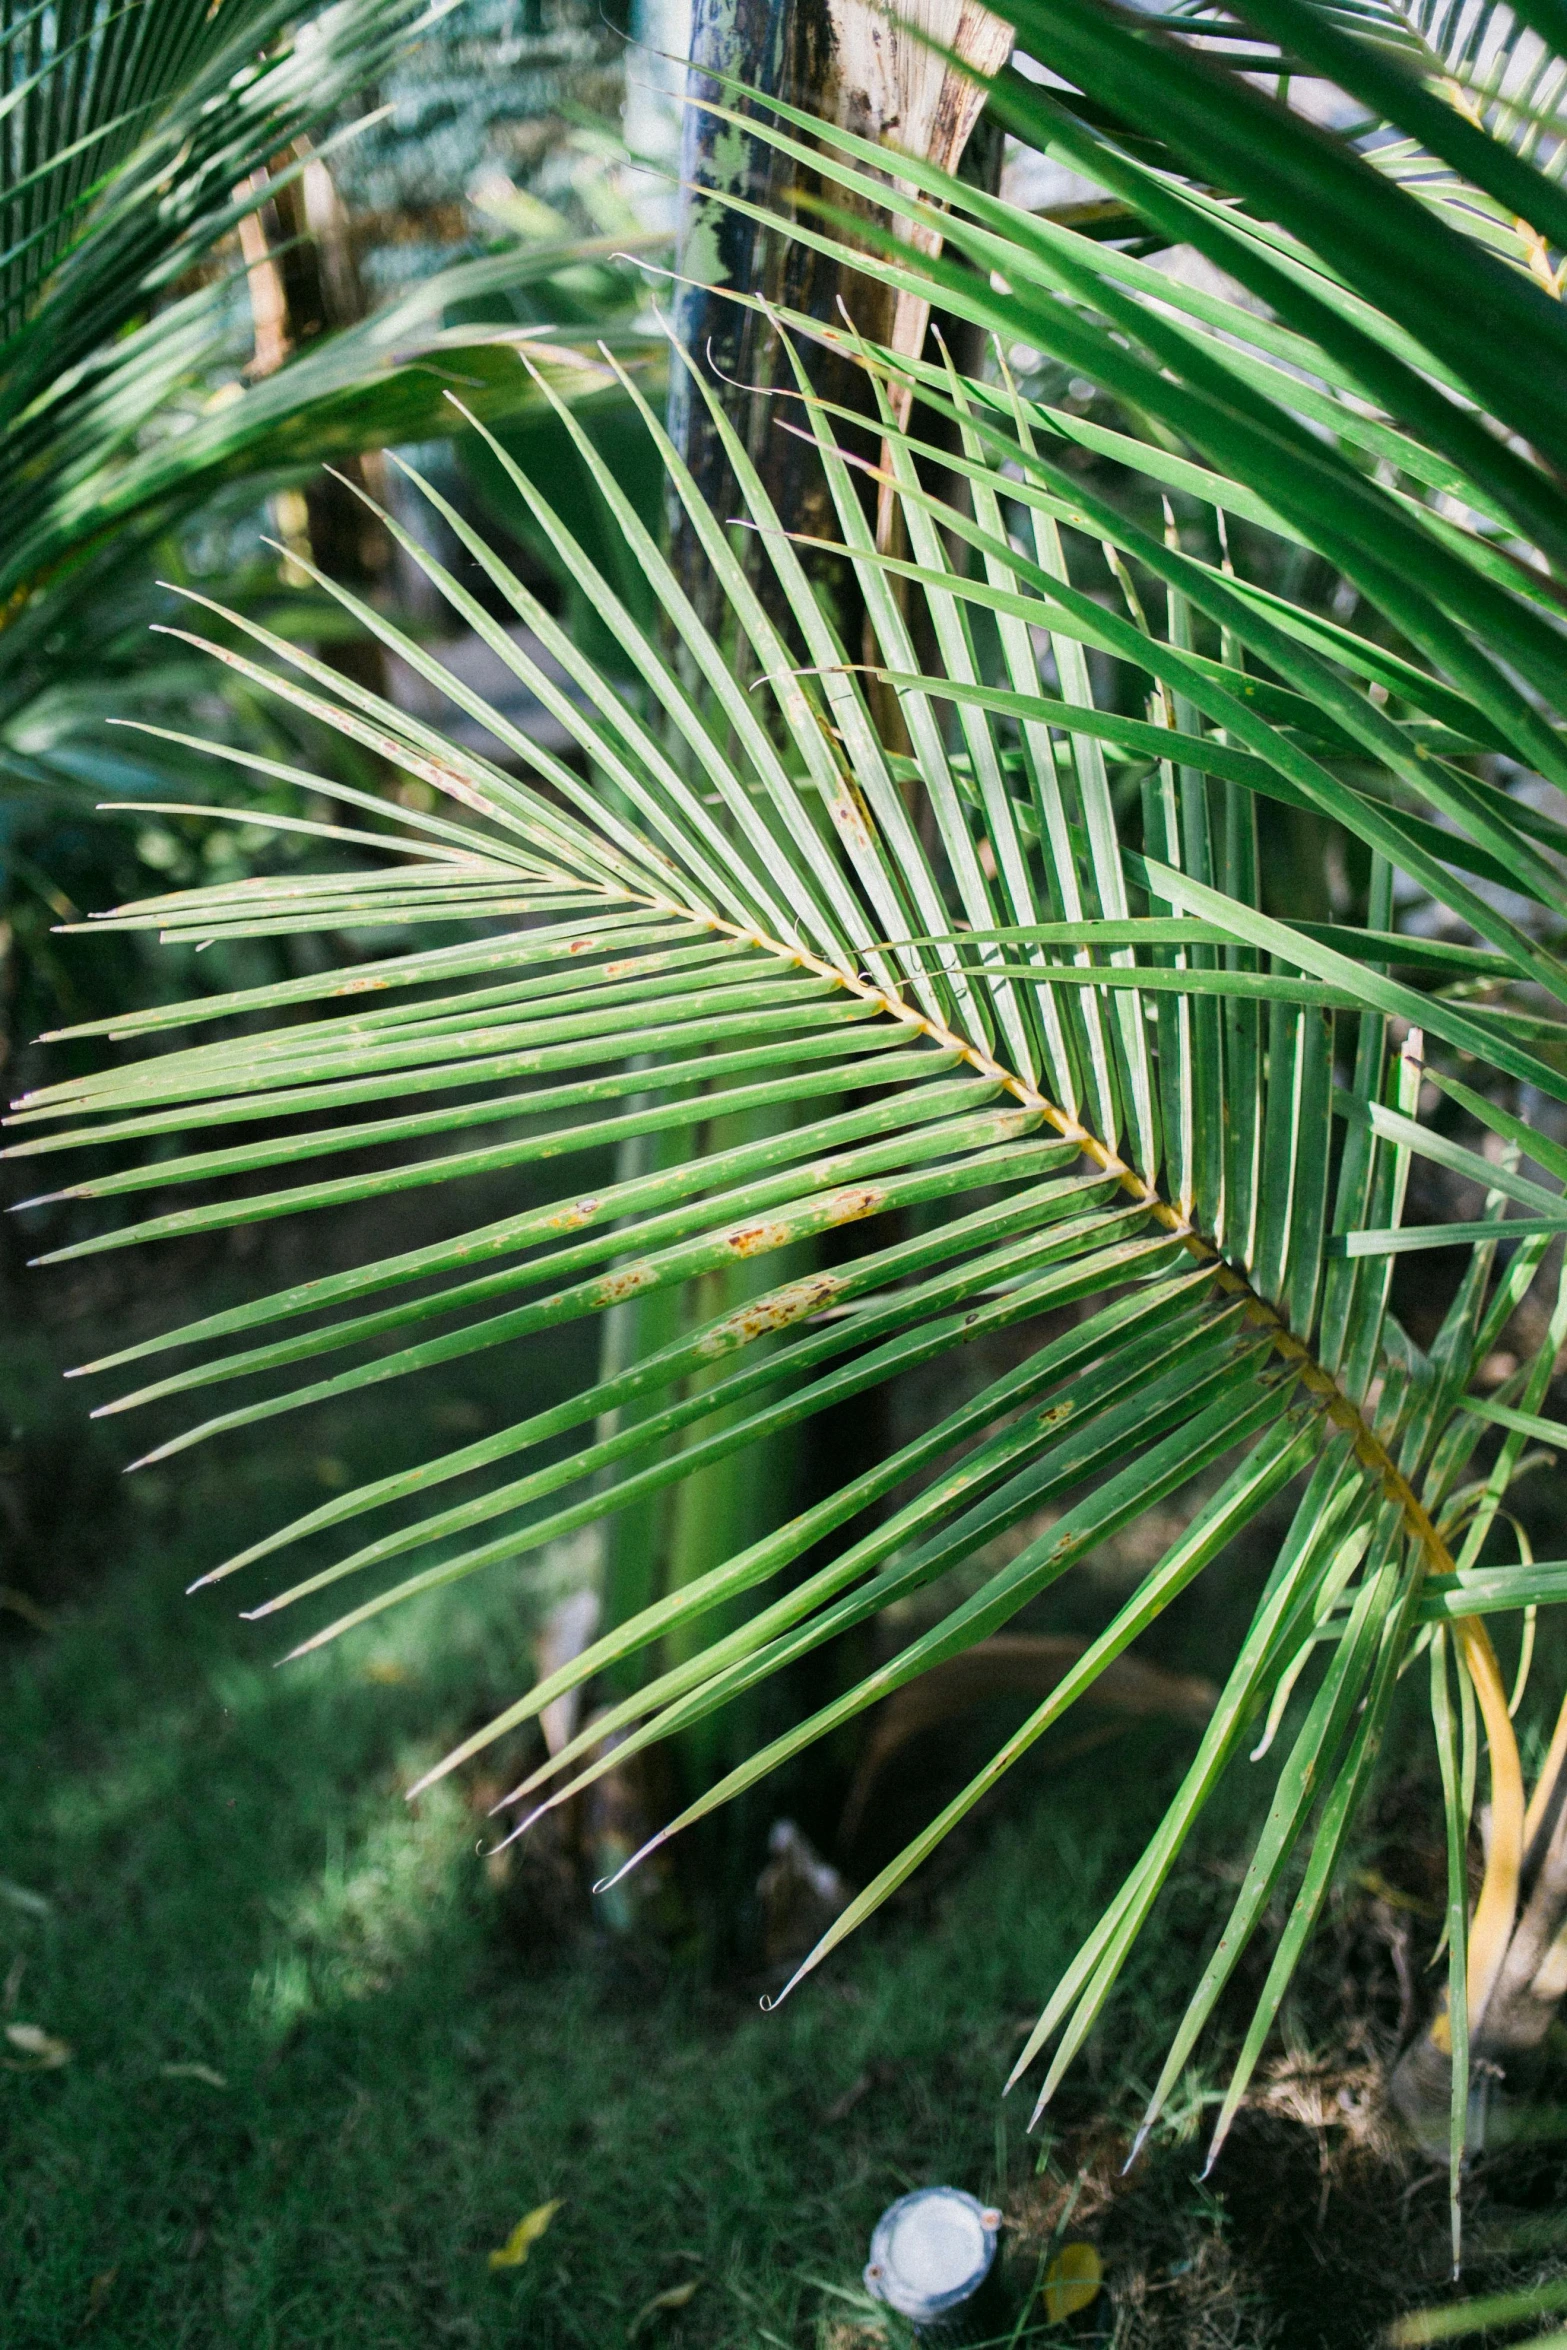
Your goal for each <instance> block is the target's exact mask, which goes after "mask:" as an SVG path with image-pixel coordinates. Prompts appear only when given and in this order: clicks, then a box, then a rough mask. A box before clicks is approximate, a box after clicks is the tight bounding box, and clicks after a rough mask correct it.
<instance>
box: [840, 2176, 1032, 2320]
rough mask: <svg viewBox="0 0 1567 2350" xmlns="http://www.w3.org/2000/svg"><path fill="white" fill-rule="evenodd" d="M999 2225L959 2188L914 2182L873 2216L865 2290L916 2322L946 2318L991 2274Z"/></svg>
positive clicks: (994, 2213)
mask: <svg viewBox="0 0 1567 2350" xmlns="http://www.w3.org/2000/svg"><path fill="white" fill-rule="evenodd" d="M1000 2226H1001V2214H1000V2212H999V2211H996V2210H994V2209H987V2208H986V2206H985V2205H983V2204H981V2203H977V2202H976V2201H975V2199H974V2197H973V2196H972V2195H965V2194H964V2193H963V2191H962V2189H961V2188H959V2187H917V2188H916V2189H915V2191H914V2193H913V2194H912V2195H901V2196H900V2197H899V2198H898V2200H897V2202H896V2203H892V2204H889V2205H888V2207H887V2209H886V2210H885V2211H884V2212H883V2213H882V2215H881V2217H880V2219H879V2220H878V2221H877V2222H876V2230H875V2233H874V2234H873V2236H872V2237H871V2256H870V2260H869V2263H868V2264H867V2267H866V2270H865V2288H866V2291H867V2292H868V2293H871V2294H872V2295H874V2297H875V2298H876V2300H878V2301H885V2302H886V2304H887V2307H888V2308H889V2309H895V2310H896V2311H897V2313H898V2315H899V2316H900V2317H906V2318H908V2319H909V2320H910V2321H911V2322H912V2323H913V2324H915V2325H920V2324H925V2325H929V2324H930V2323H931V2322H932V2321H933V2320H935V2319H938V2318H942V2317H946V2316H947V2315H948V2314H949V2313H950V2312H951V2311H952V2310H954V2309H957V2308H958V2307H960V2305H961V2304H962V2303H963V2302H965V2301H967V2300H968V2298H969V2296H970V2295H971V2294H973V2293H977V2292H978V2291H979V2288H980V2286H981V2285H982V2284H983V2283H984V2281H985V2279H986V2277H987V2276H988V2275H989V2274H990V2264H991V2262H992V2261H993V2260H994V2259H995V2257H996V2236H997V2232H998V2231H999V2229H1000Z"/></svg>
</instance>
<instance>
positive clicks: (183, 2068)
mask: <svg viewBox="0 0 1567 2350" xmlns="http://www.w3.org/2000/svg"><path fill="white" fill-rule="evenodd" d="M158 2071H159V2072H160V2073H161V2075H162V2076H163V2078H164V2080H166V2081H205V2082H206V2084H207V2087H208V2088H209V2089H226V2088H227V2087H228V2082H227V2080H226V2078H225V2077H224V2075H223V2074H222V2073H219V2072H214V2071H213V2069H212V2067H211V2065H210V2064H160V2065H159V2067H158Z"/></svg>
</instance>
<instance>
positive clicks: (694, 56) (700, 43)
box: [669, 0, 1012, 614]
mask: <svg viewBox="0 0 1567 2350" xmlns="http://www.w3.org/2000/svg"><path fill="white" fill-rule="evenodd" d="M921 35H923V36H926V37H925V38H921V37H920V36H921ZM1011 40H1012V32H1011V27H1010V26H1008V25H1006V24H1004V23H1003V22H1002V21H1001V19H1000V18H999V17H995V16H992V15H990V14H989V12H988V11H987V10H985V9H983V8H980V7H978V6H976V5H975V0H895V6H894V8H893V9H892V10H891V11H889V10H886V9H883V8H880V7H877V6H875V5H874V4H872V0H784V4H783V5H779V4H778V0H695V5H694V9H693V16H692V26H691V66H690V74H689V81H688V99H689V104H688V110H687V114H686V120H685V126H684V139H683V147H682V155H681V179H682V183H683V198H682V201H683V206H684V210H683V216H682V222H681V235H680V272H681V278H682V283H681V287H680V291H679V295H678V298H677V302H676V306H675V319H674V325H675V332H676V335H677V337H678V339H679V341H680V342H681V343H682V344H683V346H684V347H685V349H686V350H687V351H689V352H690V353H691V355H692V356H693V358H694V359H695V360H696V362H697V363H698V365H699V366H701V367H703V368H704V369H705V370H706V371H707V372H708V374H709V376H710V378H711V380H712V382H713V383H714V384H715V385H716V386H717V388H718V390H719V393H720V397H721V399H722V402H723V405H724V408H725V410H726V412H727V414H728V416H729V419H730V421H731V422H732V423H733V424H734V426H735V427H736V429H737V431H738V433H739V435H740V438H741V440H742V441H743V442H744V444H745V448H746V452H747V454H748V456H749V457H750V459H751V461H752V463H753V464H754V465H755V466H756V468H757V471H758V472H759V474H760V475H761V478H762V481H763V483H764V485H765V486H766V488H767V490H768V492H769V494H770V495H771V497H772V499H773V502H774V504H775V505H776V506H777V508H778V510H779V512H780V513H781V514H783V515H786V516H787V517H788V518H789V521H790V524H791V527H793V528H795V529H797V530H800V531H802V532H804V533H806V534H808V535H814V536H823V535H825V536H828V537H831V536H834V535H836V534H835V533H834V531H833V529H832V521H831V511H830V506H829V503H828V496H827V489H826V485H825V483H824V482H823V479H822V475H821V469H820V467H819V465H818V464H817V462H816V459H815V456H814V453H813V452H812V451H811V450H810V449H809V448H808V447H807V446H806V445H805V443H804V442H803V441H801V440H800V439H799V438H798V436H797V435H796V434H793V433H789V432H785V431H782V430H780V429H779V426H780V420H781V411H782V412H783V413H784V414H786V413H787V404H786V403H784V402H780V400H779V399H778V398H777V396H776V391H777V388H778V387H780V386H781V385H790V386H792V383H793V376H792V372H791V370H790V368H789V367H788V364H787V362H786V361H785V360H784V359H783V356H782V354H781V352H780V350H779V347H778V338H777V335H776V333H775V331H774V329H773V326H772V324H771V322H770V321H769V320H768V319H767V318H766V317H765V316H763V315H762V314H761V312H759V311H758V310H756V309H754V308H751V307H749V306H747V305H746V304H743V303H741V302H737V301H736V300H734V299H733V296H734V294H735V293H736V292H739V293H749V294H759V295H761V296H762V297H763V298H764V299H765V300H766V301H767V302H769V303H770V304H772V305H774V306H776V307H778V308H780V309H787V310H794V311H799V312H802V313H803V314H804V315H806V316H807V317H810V318H814V319H818V320H820V321H822V322H823V323H824V324H836V323H837V322H838V321H839V318H840V316H841V315H842V313H843V312H847V314H848V316H849V318H850V319H851V320H852V321H853V323H854V325H855V327H856V328H857V329H858V330H859V331H860V332H861V333H862V334H864V335H865V336H866V337H867V338H868V339H870V340H871V341H873V342H879V343H883V344H887V345H889V346H890V347H891V348H893V349H895V350H899V351H903V352H907V353H911V354H917V353H918V352H919V350H920V348H921V346H922V344H923V342H924V339H925V328H926V323H927V313H926V309H925V306H924V305H923V304H922V303H917V302H913V301H910V300H909V299H908V298H907V297H899V296H896V295H894V294H892V293H891V292H889V290H888V289H887V288H886V287H885V286H884V285H881V284H879V283H878V282H877V281H876V280H875V279H874V278H871V277H868V276H866V275H864V274H863V273H861V272H859V271H852V270H848V269H845V268H842V267H840V265H839V264H838V263H837V262H835V261H833V260H831V259H830V258H828V257H827V256H826V255H824V254H821V253H817V252H814V251H812V250H811V249H810V248H809V247H808V246H806V245H805V244H803V243H799V242H797V241H795V240H794V239H792V238H790V237H788V236H787V235H785V234H782V233H780V231H779V230H777V229H775V228H770V227H766V226H764V225H763V224H762V223H760V222H758V221H756V220H753V219H750V218H748V217H747V216H746V215H745V214H743V213H740V212H737V211H735V210H734V209H732V208H731V206H729V205H728V204H726V203H725V202H723V201H722V197H723V196H724V195H739V196H743V197H745V198H746V200H747V201H748V202H749V203H751V204H754V205H756V206H758V207H760V208H762V209H765V210H766V211H767V212H769V213H771V214H772V215H774V217H775V218H777V219H779V220H781V221H785V222H787V221H792V220H795V219H801V218H810V217H813V216H812V215H811V214H810V211H809V207H810V206H811V204H812V203H813V200H814V199H815V198H816V197H817V196H818V195H819V194H820V193H821V192H822V190H821V188H820V184H819V183H818V182H817V180H816V179H815V177H814V175H812V174H811V173H809V172H807V171H804V170H802V169H801V168H800V167H799V166H798V165H796V164H795V163H793V162H792V161H791V160H790V159H789V158H787V157H785V156H782V155H779V154H778V153H777V152H776V150H774V149H773V148H771V147H770V146H767V145H766V144H764V142H763V141H761V140H760V139H757V138H755V137H752V136H748V135H747V134H746V133H745V132H744V131H741V130H737V129H736V128H735V127H734V125H733V124H731V123H728V122H726V121H725V120H723V118H722V117H721V116H720V115H718V114H716V113H714V112H713V111H711V109H712V108H714V107H719V106H722V107H726V108H728V109H729V110H730V111H736V110H739V111H742V112H750V111H754V109H753V108H751V107H750V105H749V103H748V102H747V101H745V100H743V99H741V98H739V97H738V96H737V94H736V93H735V91H734V90H733V89H732V88H729V87H726V86H725V84H726V83H731V84H732V83H734V82H743V83H745V84H746V85H748V87H749V88H751V89H753V90H755V91H757V92H758V93H759V94H760V95H761V96H762V97H763V98H776V99H780V100H782V101H783V102H785V103H786V104H789V105H792V106H797V107H799V108H801V109H802V110H803V111H805V112H807V113H810V114H814V115H816V116H817V117H818V118H819V119H822V120H825V121H829V122H834V123H837V124H839V125H841V126H842V127H843V128H845V129H848V130H852V131H855V132H857V133H858V134H859V135H860V136H861V137H864V138H868V139H874V140H877V141H883V142H885V143H886V144H887V145H888V146H889V148H894V149H895V148H899V147H901V148H902V149H903V150H904V151H905V152H907V153H910V154H914V155H918V156H921V157H923V158H925V159H927V160H929V161H931V162H936V163H940V164H944V165H946V166H947V167H948V168H955V167H956V165H957V163H958V161H959V159H960V158H961V156H962V153H963V150H964V148H965V147H966V145H967V144H968V140H969V137H970V134H971V133H972V131H973V129H974V126H975V124H976V122H977V121H978V120H979V116H980V112H981V109H982V107H983V103H984V92H983V90H982V89H980V88H978V87H977V86H976V84H975V83H974V82H972V81H970V80H969V79H968V78H967V77H966V76H964V75H962V74H960V73H957V72H954V71H952V70H951V69H950V68H949V67H948V66H947V65H946V63H945V61H944V59H943V58H942V57H941V56H940V55H939V54H938V47H940V48H946V49H950V50H952V51H953V52H954V53H956V54H957V55H959V56H962V57H964V58H965V59H967V60H968V61H969V62H970V63H972V64H973V66H974V67H975V69H976V70H977V71H979V72H981V73H987V72H993V71H994V70H995V69H996V68H997V67H998V66H999V65H1000V64H1001V63H1002V62H1003V61H1004V60H1005V58H1006V55H1007V53H1008V50H1009V48H1010V45H1011ZM932 44H936V45H938V46H932ZM895 176H896V173H895V170H892V169H890V170H889V178H895ZM709 191H711V192H709ZM828 192H829V193H831V194H832V195H833V200H834V202H835V203H836V205H837V206H838V207H839V208H840V209H842V208H843V206H844V204H845V203H846V199H845V197H844V196H843V194H842V191H828ZM920 241H921V242H924V243H927V244H930V243H934V241H935V240H934V239H922V240H920ZM801 356H802V359H803V360H804V363H805V367H806V370H807V373H808V375H809V377H810V379H811V381H812V383H813V385H814V387H815V388H816V389H817V390H819V391H820V392H822V393H823V395H824V396H826V397H827V398H830V399H833V400H835V401H839V402H841V403H843V404H844V405H846V406H849V407H858V406H861V405H863V404H864V393H863V385H862V379H861V377H860V374H859V371H858V369H857V368H856V367H855V366H854V365H853V363H852V361H850V360H848V359H846V358H843V357H841V356H838V355H837V354H834V353H832V352H830V351H827V350H824V349H822V348H821V347H820V346H819V345H813V346H812V347H810V348H809V349H808V350H805V351H803V352H802V354H801ZM669 423H670V433H671V437H672V438H673V440H674V442H675V444H676V446H677V447H678V448H679V449H680V450H681V452H682V454H683V455H684V457H685V459H686V462H687V464H688V465H689V466H690V468H691V470H692V473H693V474H694V476H695V478H696V480H697V482H698V484H699V486H700V487H701V489H702V490H703V492H704V494H705V495H706V497H707V499H708V502H709V504H710V505H712V506H713V507H714V509H715V510H716V511H717V512H718V513H720V514H723V515H730V514H733V513H734V512H735V511H736V493H735V486H734V479H733V475H732V473H731V470H730V467H729V464H728V461H727V459H726V458H725V456H724V453H723V450H722V448H721V446H720V444H719V441H718V437H717V434H716V433H715V431H714V429H713V427H712V424H711V421H710V419H709V418H708V415H707V412H706V409H705V406H704V404H703V402H702V400H701V398H700V395H699V394H698V392H697V390H696V387H695V386H694V385H693V384H692V382H691V380H690V377H689V376H688V375H687V373H686V371H685V370H684V369H683V368H677V369H676V370H675V372H674V375H673V376H672V378H671V385H670V403H669ZM874 441H875V436H874V435H873V434H870V433H868V434H867V436H866V448H867V451H869V450H871V449H873V448H874ZM675 545H676V552H677V560H678V561H679V563H680V566H681V570H682V573H683V575H684V578H685V581H686V585H687V588H688V591H689V592H690V593H691V594H692V595H693V596H694V598H695V599H696V601H697V604H698V608H699V609H701V610H703V611H704V614H708V612H709V608H710V607H711V605H712V601H713V595H714V590H713V587H712V583H711V582H710V581H709V579H708V578H707V576H706V574H705V570H704V567H703V565H702V561H701V556H700V551H699V549H698V548H697V546H696V544H695V541H694V538H693V537H692V534H691V533H690V532H689V531H686V530H684V529H683V528H682V527H680V525H679V523H678V522H677V525H676V531H675ZM751 559H752V561H753V562H756V551H755V550H754V549H753V550H752V555H751ZM757 568H758V573H759V576H760V573H761V565H760V564H758V565H757ZM829 584H836V582H833V581H831V579H830V578H829Z"/></svg>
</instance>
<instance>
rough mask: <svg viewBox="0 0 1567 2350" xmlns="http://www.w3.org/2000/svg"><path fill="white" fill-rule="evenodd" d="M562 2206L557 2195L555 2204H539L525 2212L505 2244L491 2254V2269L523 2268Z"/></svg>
mask: <svg viewBox="0 0 1567 2350" xmlns="http://www.w3.org/2000/svg"><path fill="white" fill-rule="evenodd" d="M560 2205H561V2198H560V2197H559V2196H558V2195H557V2196H556V2198H555V2200H554V2202H553V2203H537V2204H535V2205H534V2207H533V2209H532V2210H531V2211H528V2212H524V2214H523V2216H522V2218H521V2219H520V2220H518V2222H517V2225H516V2226H515V2227H514V2228H513V2229H512V2232H511V2234H510V2235H509V2236H508V2237H507V2239H506V2241H505V2243H504V2244H502V2245H501V2246H500V2247H499V2249H498V2250H496V2251H494V2252H492V2253H491V2254H490V2266H491V2268H521V2266H522V2264H523V2262H524V2261H525V2260H526V2259H527V2257H528V2254H529V2252H530V2251H531V2250H532V2248H533V2246H534V2245H535V2244H536V2243H537V2242H538V2240H539V2238H540V2237H541V2236H542V2235H543V2233H544V2231H545V2229H546V2228H547V2227H548V2226H549V2224H550V2221H551V2220H552V2219H553V2218H554V2217H555V2214H556V2212H557V2211H559V2209H560Z"/></svg>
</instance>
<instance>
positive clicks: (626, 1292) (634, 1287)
mask: <svg viewBox="0 0 1567 2350" xmlns="http://www.w3.org/2000/svg"><path fill="white" fill-rule="evenodd" d="M652 1279H653V1271H652V1267H651V1266H649V1265H623V1266H621V1268H620V1270H619V1271H618V1272H615V1273H606V1274H605V1276H604V1278H603V1280H602V1281H601V1282H600V1283H599V1285H598V1288H599V1299H600V1302H601V1303H602V1304H604V1305H606V1306H618V1305H620V1304H622V1303H623V1302H624V1300H625V1299H626V1298H628V1297H635V1296H636V1294H637V1292H638V1290H639V1289H646V1288H647V1286H648V1283H649V1282H650V1281H651V1280H652Z"/></svg>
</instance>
